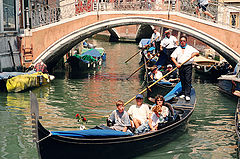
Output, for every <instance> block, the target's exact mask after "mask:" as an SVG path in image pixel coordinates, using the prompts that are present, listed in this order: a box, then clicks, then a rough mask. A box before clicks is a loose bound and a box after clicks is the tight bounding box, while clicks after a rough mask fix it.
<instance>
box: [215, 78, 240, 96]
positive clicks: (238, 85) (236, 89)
mask: <svg viewBox="0 0 240 159" xmlns="http://www.w3.org/2000/svg"><path fill="white" fill-rule="evenodd" d="M218 87H219V89H220V91H222V92H224V93H226V94H228V95H231V96H235V97H240V78H238V77H237V76H236V75H222V76H221V77H219V78H218Z"/></svg>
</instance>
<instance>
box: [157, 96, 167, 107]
mask: <svg viewBox="0 0 240 159" xmlns="http://www.w3.org/2000/svg"><path fill="white" fill-rule="evenodd" d="M158 99H161V100H162V101H163V105H164V103H165V99H164V97H163V96H162V95H157V96H156V97H155V104H157V100H158Z"/></svg>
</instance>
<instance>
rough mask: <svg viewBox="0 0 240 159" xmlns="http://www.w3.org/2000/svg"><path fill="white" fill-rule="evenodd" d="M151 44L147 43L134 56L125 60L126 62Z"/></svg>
mask: <svg viewBox="0 0 240 159" xmlns="http://www.w3.org/2000/svg"><path fill="white" fill-rule="evenodd" d="M148 46H149V45H145V46H144V47H143V48H142V49H140V50H138V52H137V53H136V54H134V55H133V56H131V57H130V58H129V59H127V60H126V61H125V63H127V62H128V61H130V60H131V59H132V58H133V57H134V56H136V55H137V54H138V53H139V52H141V51H142V50H143V49H145V48H146V47H148Z"/></svg>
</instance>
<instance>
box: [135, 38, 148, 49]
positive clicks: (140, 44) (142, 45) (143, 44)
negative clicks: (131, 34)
mask: <svg viewBox="0 0 240 159" xmlns="http://www.w3.org/2000/svg"><path fill="white" fill-rule="evenodd" d="M150 42H151V39H141V41H140V42H139V44H138V47H139V48H144V47H145V46H146V45H148V44H150Z"/></svg>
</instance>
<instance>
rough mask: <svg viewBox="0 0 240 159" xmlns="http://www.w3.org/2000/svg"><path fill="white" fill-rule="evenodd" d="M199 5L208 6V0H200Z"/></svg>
mask: <svg viewBox="0 0 240 159" xmlns="http://www.w3.org/2000/svg"><path fill="white" fill-rule="evenodd" d="M198 3H199V4H200V5H207V4H208V0H198Z"/></svg>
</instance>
